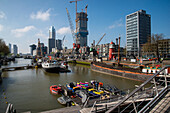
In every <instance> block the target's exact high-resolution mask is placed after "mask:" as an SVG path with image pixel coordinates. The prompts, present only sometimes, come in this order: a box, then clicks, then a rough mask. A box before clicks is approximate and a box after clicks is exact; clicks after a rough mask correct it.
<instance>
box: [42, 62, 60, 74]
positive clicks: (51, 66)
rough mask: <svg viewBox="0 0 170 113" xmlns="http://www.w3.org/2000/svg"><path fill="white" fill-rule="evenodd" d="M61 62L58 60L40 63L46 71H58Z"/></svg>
mask: <svg viewBox="0 0 170 113" xmlns="http://www.w3.org/2000/svg"><path fill="white" fill-rule="evenodd" d="M60 65H61V63H60V62H58V61H47V62H43V63H42V68H43V69H44V70H45V71H46V72H51V73H59V71H60Z"/></svg>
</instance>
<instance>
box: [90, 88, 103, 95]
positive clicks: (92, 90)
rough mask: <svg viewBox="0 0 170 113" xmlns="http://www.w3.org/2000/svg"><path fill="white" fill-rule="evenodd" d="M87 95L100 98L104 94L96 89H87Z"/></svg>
mask: <svg viewBox="0 0 170 113" xmlns="http://www.w3.org/2000/svg"><path fill="white" fill-rule="evenodd" d="M88 92H89V94H91V95H93V96H95V97H100V96H101V95H102V94H104V91H101V90H97V89H93V88H91V89H88Z"/></svg>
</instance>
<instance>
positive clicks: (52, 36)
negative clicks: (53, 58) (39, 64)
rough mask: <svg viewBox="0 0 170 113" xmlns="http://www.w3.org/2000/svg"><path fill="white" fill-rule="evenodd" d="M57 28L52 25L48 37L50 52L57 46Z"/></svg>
mask: <svg viewBox="0 0 170 113" xmlns="http://www.w3.org/2000/svg"><path fill="white" fill-rule="evenodd" d="M55 47H56V46H55V28H54V26H51V27H50V29H49V39H48V54H50V53H51V52H52V48H55Z"/></svg>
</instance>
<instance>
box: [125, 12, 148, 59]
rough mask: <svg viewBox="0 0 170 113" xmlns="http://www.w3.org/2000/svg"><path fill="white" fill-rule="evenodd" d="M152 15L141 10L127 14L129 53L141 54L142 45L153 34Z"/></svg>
mask: <svg viewBox="0 0 170 113" xmlns="http://www.w3.org/2000/svg"><path fill="white" fill-rule="evenodd" d="M150 18H151V16H150V15H149V14H146V11H144V10H139V11H136V12H134V13H132V14H129V15H127V16H126V45H127V55H135V56H141V46H142V44H144V43H146V42H147V40H148V38H149V36H151V19H150Z"/></svg>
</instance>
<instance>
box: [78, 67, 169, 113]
mask: <svg viewBox="0 0 170 113" xmlns="http://www.w3.org/2000/svg"><path fill="white" fill-rule="evenodd" d="M167 68H170V66H167V67H164V68H162V69H161V70H160V71H159V72H157V73H156V74H154V75H153V76H151V77H150V78H149V79H148V80H147V81H145V82H144V83H142V84H141V85H140V86H139V87H138V88H136V89H134V90H133V91H132V92H131V93H129V94H128V95H125V96H119V97H118V98H116V99H115V98H108V99H104V100H97V101H95V102H94V104H93V106H92V107H87V108H86V107H84V108H83V109H81V110H80V112H81V113H93V112H94V113H97V112H105V113H114V112H115V113H123V112H129V113H131V112H135V113H147V112H151V113H153V112H168V111H170V103H169V102H170V92H169V90H170V84H169V83H170V80H169V78H168V77H169V76H170V75H169V74H168V73H166V72H165V69H167ZM158 75H161V77H159V78H158V77H157V76H158Z"/></svg>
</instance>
